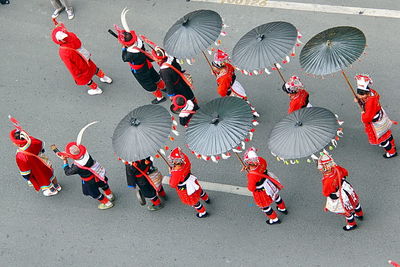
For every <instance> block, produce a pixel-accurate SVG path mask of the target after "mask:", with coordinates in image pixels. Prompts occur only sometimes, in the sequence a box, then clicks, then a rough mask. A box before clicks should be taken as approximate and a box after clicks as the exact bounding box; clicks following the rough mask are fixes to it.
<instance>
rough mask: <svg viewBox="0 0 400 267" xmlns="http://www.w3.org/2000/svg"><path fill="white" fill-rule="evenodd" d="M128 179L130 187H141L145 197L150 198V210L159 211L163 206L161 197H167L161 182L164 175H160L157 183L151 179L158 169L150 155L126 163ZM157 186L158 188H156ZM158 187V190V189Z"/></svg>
mask: <svg viewBox="0 0 400 267" xmlns="http://www.w3.org/2000/svg"><path fill="white" fill-rule="evenodd" d="M125 168H126V180H127V183H128V187H129V188H133V189H135V188H136V186H138V187H139V188H140V191H141V192H142V193H143V196H144V197H145V198H149V199H150V201H151V203H152V204H151V205H149V206H147V208H148V209H149V210H150V211H157V210H160V209H162V208H163V204H162V203H161V200H160V198H159V197H161V198H163V199H164V200H165V199H166V193H165V191H164V188H163V186H162V184H161V180H162V176H161V177H160V178H161V179H159V181H157V184H155V183H154V182H153V181H152V184H151V183H150V182H149V180H151V178H150V175H151V174H152V173H154V172H156V171H157V169H156V168H155V167H154V166H153V162H152V161H151V159H150V157H148V158H146V159H142V160H138V161H135V162H133V163H132V164H126V165H125ZM155 187H156V188H155ZM156 189H157V190H156Z"/></svg>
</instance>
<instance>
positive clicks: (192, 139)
mask: <svg viewBox="0 0 400 267" xmlns="http://www.w3.org/2000/svg"><path fill="white" fill-rule="evenodd" d="M256 124H257V122H256V121H255V120H254V118H253V113H252V110H251V108H250V106H249V105H248V104H247V102H245V101H244V100H242V99H240V98H237V97H224V98H217V99H214V100H212V101H210V102H208V103H207V104H205V105H202V106H201V109H199V110H198V111H197V113H196V114H194V115H193V118H192V120H191V121H190V123H189V127H188V128H187V130H186V143H187V145H188V147H189V149H190V150H191V151H192V152H193V153H194V154H196V156H197V157H199V158H203V159H205V160H209V159H211V160H213V161H214V162H216V161H218V160H219V159H220V158H221V157H222V158H226V157H227V156H228V155H229V154H228V155H226V154H225V153H226V152H227V151H229V150H233V151H234V152H235V153H236V155H237V153H238V152H240V151H241V150H243V149H244V148H245V143H244V141H250V140H251V137H252V135H253V133H252V132H253V131H254V129H253V127H254V125H256Z"/></svg>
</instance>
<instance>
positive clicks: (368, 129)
mask: <svg viewBox="0 0 400 267" xmlns="http://www.w3.org/2000/svg"><path fill="white" fill-rule="evenodd" d="M364 127H365V129H364V130H365V133H366V134H367V136H368V141H369V143H370V144H371V145H379V144H380V143H382V142H383V141H386V140H387V139H388V138H389V137H390V136H391V135H392V131H391V130H388V131H387V132H386V133H385V134H384V135H382V136H381V137H380V138H377V136H376V134H375V131H374V128H373V126H372V123H364Z"/></svg>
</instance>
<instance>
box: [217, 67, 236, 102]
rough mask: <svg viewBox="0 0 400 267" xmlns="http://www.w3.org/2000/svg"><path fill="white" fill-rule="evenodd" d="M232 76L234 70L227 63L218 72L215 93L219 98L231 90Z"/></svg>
mask: <svg viewBox="0 0 400 267" xmlns="http://www.w3.org/2000/svg"><path fill="white" fill-rule="evenodd" d="M234 74H235V69H234V68H233V66H232V65H231V64H229V63H225V66H224V67H223V68H221V69H220V70H219V73H218V74H217V84H218V88H217V93H218V94H219V95H220V96H222V97H224V96H227V94H228V91H229V90H231V87H232V83H233V75H234Z"/></svg>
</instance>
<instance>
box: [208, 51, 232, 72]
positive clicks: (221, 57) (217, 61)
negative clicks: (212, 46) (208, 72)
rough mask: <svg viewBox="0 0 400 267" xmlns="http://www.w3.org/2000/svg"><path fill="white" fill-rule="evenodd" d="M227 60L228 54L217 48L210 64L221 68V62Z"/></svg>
mask: <svg viewBox="0 0 400 267" xmlns="http://www.w3.org/2000/svg"><path fill="white" fill-rule="evenodd" d="M228 61H229V55H228V54H227V53H225V52H224V51H222V50H220V49H218V50H217V52H215V54H214V61H213V62H212V65H213V66H214V67H216V68H221V67H222V66H223V63H225V62H228Z"/></svg>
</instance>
